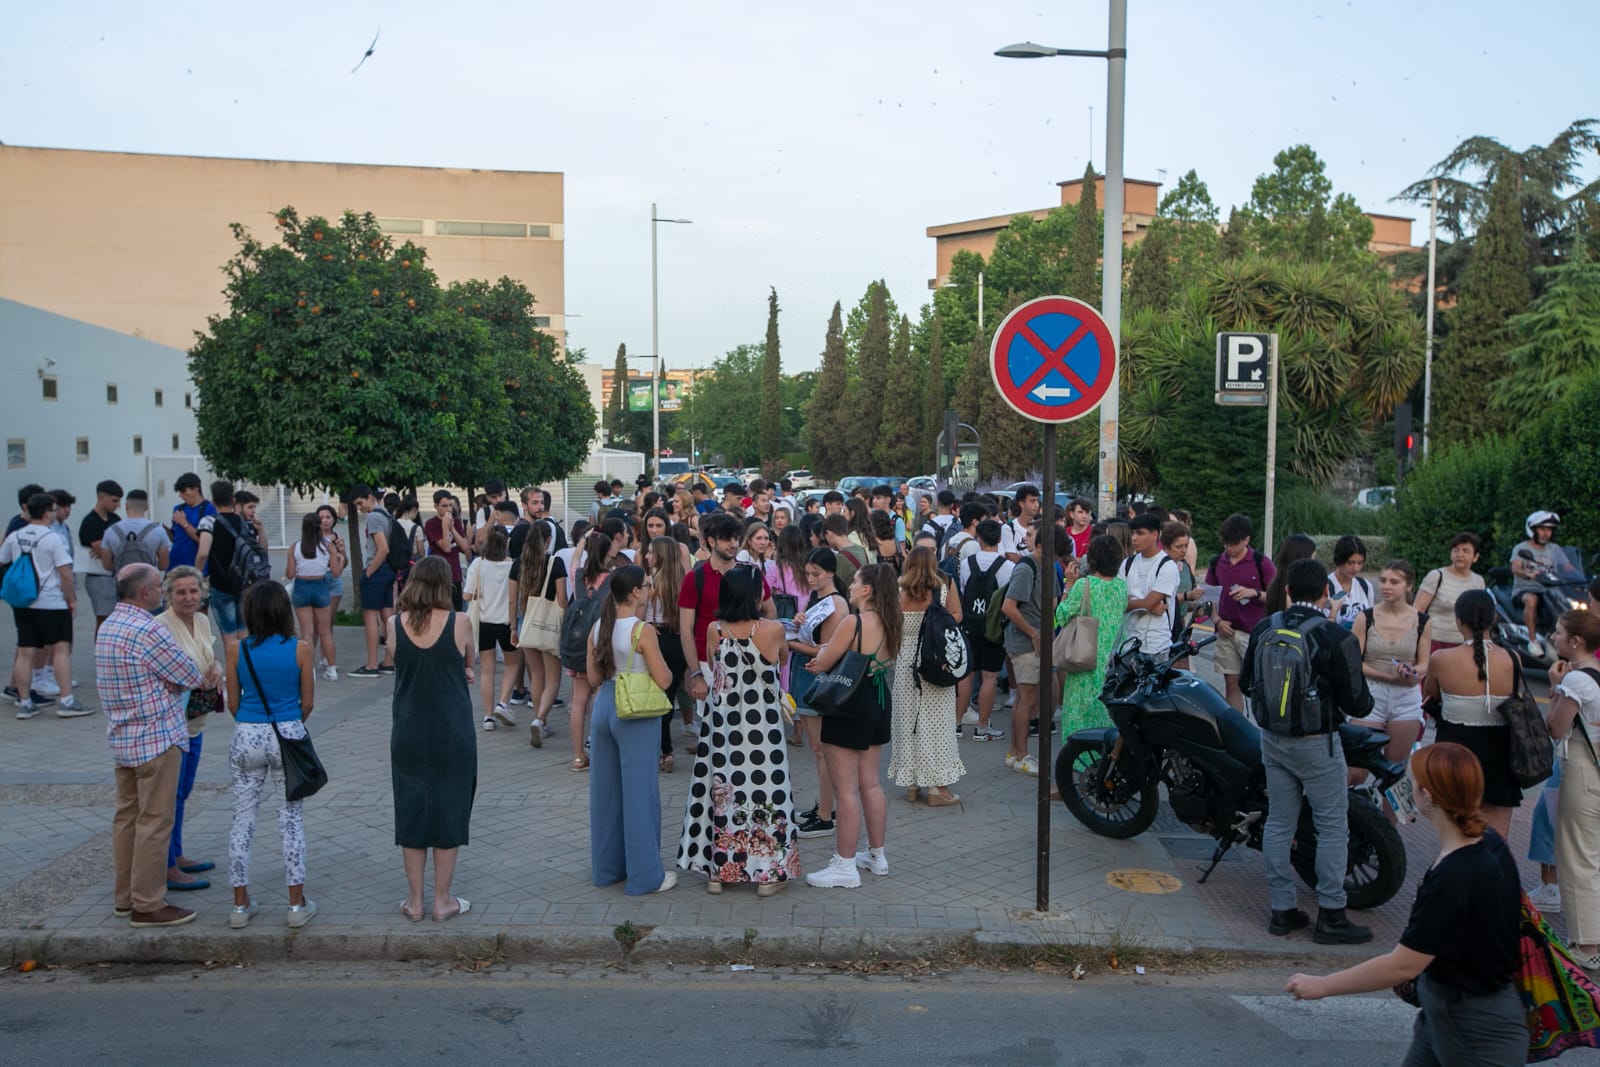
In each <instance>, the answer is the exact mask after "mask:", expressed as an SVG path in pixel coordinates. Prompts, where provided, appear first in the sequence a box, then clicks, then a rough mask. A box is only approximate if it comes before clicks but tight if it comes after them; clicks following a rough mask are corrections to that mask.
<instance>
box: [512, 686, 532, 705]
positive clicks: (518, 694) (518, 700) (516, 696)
mask: <svg viewBox="0 0 1600 1067" xmlns="http://www.w3.org/2000/svg"><path fill="white" fill-rule="evenodd" d="M532 703H533V701H532V700H530V699H528V691H527V690H526V689H513V690H512V691H511V706H512V707H521V706H523V705H525V704H532Z"/></svg>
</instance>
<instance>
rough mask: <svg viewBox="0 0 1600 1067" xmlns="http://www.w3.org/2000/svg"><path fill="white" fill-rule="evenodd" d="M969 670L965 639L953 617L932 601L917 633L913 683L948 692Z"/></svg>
mask: <svg viewBox="0 0 1600 1067" xmlns="http://www.w3.org/2000/svg"><path fill="white" fill-rule="evenodd" d="M971 670H972V656H971V654H970V652H969V650H968V648H967V637H966V634H965V633H963V632H962V629H961V624H960V623H958V622H956V617H955V616H954V615H952V614H950V612H948V611H946V610H945V606H944V605H943V604H942V603H940V602H939V600H938V599H935V600H934V601H933V603H931V604H929V605H928V610H927V611H925V612H923V614H922V629H921V630H920V631H918V633H917V672H916V674H915V675H914V676H913V680H914V681H915V682H916V683H917V688H918V689H921V688H922V683H923V682H927V683H928V684H929V685H931V686H934V687H936V688H939V689H949V688H950V687H951V686H953V685H955V684H956V683H957V682H959V681H961V679H963V678H965V677H966V676H967V674H968V672H970V671H971Z"/></svg>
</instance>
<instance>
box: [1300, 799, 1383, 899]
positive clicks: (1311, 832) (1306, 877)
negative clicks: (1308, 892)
mask: <svg viewBox="0 0 1600 1067" xmlns="http://www.w3.org/2000/svg"><path fill="white" fill-rule="evenodd" d="M1349 805H1350V806H1349V821H1350V844H1349V854H1348V858H1347V859H1346V861H1345V876H1344V892H1345V898H1346V899H1345V906H1346V907H1350V908H1358V909H1365V908H1376V907H1378V906H1379V905H1380V904H1386V903H1388V902H1389V900H1390V899H1391V898H1392V897H1393V896H1394V895H1395V894H1396V893H1398V892H1399V891H1400V887H1401V886H1402V885H1404V884H1405V880H1406V847H1405V843H1404V842H1403V841H1401V840H1400V834H1399V833H1398V832H1397V831H1396V830H1395V828H1394V825H1393V824H1392V823H1391V822H1389V817H1388V815H1386V814H1384V812H1383V811H1381V810H1380V809H1379V808H1378V806H1377V805H1375V804H1373V803H1372V802H1371V801H1369V800H1367V799H1366V798H1364V797H1361V796H1357V795H1355V794H1351V795H1350V799H1349ZM1289 862H1290V864H1292V865H1293V867H1294V871H1295V873H1296V874H1298V875H1299V876H1300V880H1301V881H1302V882H1304V883H1305V884H1306V885H1308V886H1311V887H1312V888H1313V889H1315V888H1316V885H1317V831H1316V827H1315V826H1313V825H1312V822H1311V808H1310V806H1309V805H1306V806H1303V807H1302V808H1301V809H1300V825H1299V826H1298V827H1297V828H1296V830H1295V840H1294V845H1293V847H1292V848H1291V849H1290V851H1289Z"/></svg>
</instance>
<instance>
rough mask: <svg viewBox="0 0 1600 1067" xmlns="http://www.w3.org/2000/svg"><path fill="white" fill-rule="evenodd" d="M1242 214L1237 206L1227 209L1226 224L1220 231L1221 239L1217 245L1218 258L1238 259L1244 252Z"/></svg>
mask: <svg viewBox="0 0 1600 1067" xmlns="http://www.w3.org/2000/svg"><path fill="white" fill-rule="evenodd" d="M1244 231H1245V223H1244V216H1242V215H1240V214H1239V209H1238V208H1237V207H1235V208H1232V209H1230V210H1229V211H1228V225H1227V226H1226V227H1225V228H1224V229H1223V231H1222V241H1221V243H1220V244H1219V245H1218V246H1217V258H1218V259H1224V260H1226V259H1238V258H1239V257H1240V256H1242V255H1244V254H1245V251H1246V248H1247V246H1246V243H1245V233H1244Z"/></svg>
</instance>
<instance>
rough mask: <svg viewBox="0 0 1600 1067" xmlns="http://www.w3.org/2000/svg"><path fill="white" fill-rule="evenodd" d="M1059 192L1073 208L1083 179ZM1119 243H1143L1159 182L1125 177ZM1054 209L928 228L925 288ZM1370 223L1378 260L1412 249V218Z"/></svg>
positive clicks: (1098, 182)
mask: <svg viewBox="0 0 1600 1067" xmlns="http://www.w3.org/2000/svg"><path fill="white" fill-rule="evenodd" d="M1056 185H1057V186H1059V187H1060V189H1061V203H1060V204H1058V205H1057V207H1061V206H1065V205H1069V204H1076V203H1077V202H1078V201H1079V199H1081V198H1082V196H1083V179H1082V178H1074V179H1072V180H1071V181H1064V182H1057V183H1056ZM1094 186H1095V203H1097V204H1099V205H1101V207H1104V206H1105V202H1106V180H1105V177H1104V175H1102V176H1100V177H1098V178H1096V179H1095V183H1094ZM1122 190H1123V194H1122V243H1123V244H1124V245H1131V244H1137V243H1138V242H1139V241H1142V240H1143V239H1144V235H1145V233H1146V232H1148V231H1149V229H1150V223H1151V221H1152V220H1154V219H1155V217H1156V212H1157V211H1158V210H1159V207H1160V204H1161V183H1160V182H1152V181H1145V180H1144V179H1142V178H1124V179H1123V183H1122ZM1054 210H1055V208H1048V207H1042V208H1036V209H1035V210H1032V211H1014V212H1012V213H1011V214H1009V215H990V216H988V217H987V218H981V219H968V220H967V221H966V222H947V223H941V224H940V225H937V226H929V227H928V229H927V235H928V236H929V237H932V238H933V242H934V244H933V258H934V272H935V273H934V277H932V278H930V279H928V288H929V289H937V288H938V287H939V286H941V285H944V284H945V283H946V282H947V281H949V280H950V264H951V262H952V261H953V260H954V259H955V255H956V253H957V252H976V253H977V254H978V255H980V256H982V257H983V258H984V259H985V260H987V259H988V258H989V254H990V253H991V252H993V251H994V242H995V238H996V237H998V236H999V235H1000V231H1001V230H1004V229H1005V228H1006V227H1007V226H1009V225H1010V224H1011V220H1012V219H1014V218H1016V217H1017V216H1018V215H1028V216H1030V217H1032V218H1033V219H1034V220H1035V221H1038V220H1041V219H1043V218H1044V217H1045V216H1046V215H1048V214H1050V212H1052V211H1054ZM1367 218H1369V219H1371V220H1372V241H1371V243H1370V244H1368V246H1367V247H1368V248H1370V249H1372V251H1373V252H1376V253H1377V254H1378V255H1388V254H1391V253H1394V252H1403V251H1408V250H1413V249H1414V247H1415V246H1413V245H1412V243H1411V221H1412V220H1411V219H1409V218H1406V217H1404V216H1401V215H1375V214H1372V213H1371V212H1368V213H1367Z"/></svg>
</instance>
